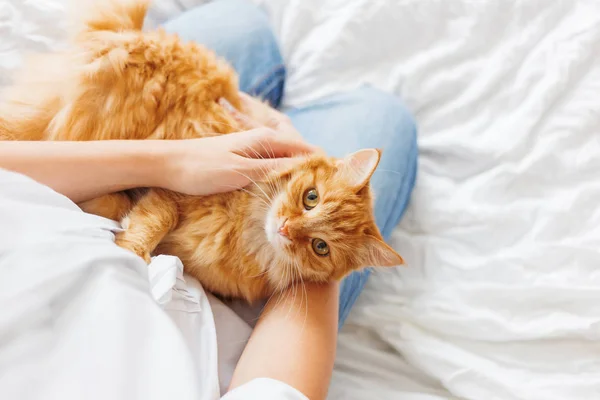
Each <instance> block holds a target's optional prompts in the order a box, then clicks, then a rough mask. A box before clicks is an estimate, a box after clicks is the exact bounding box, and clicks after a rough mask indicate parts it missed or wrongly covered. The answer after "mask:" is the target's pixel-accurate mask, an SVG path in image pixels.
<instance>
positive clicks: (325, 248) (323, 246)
mask: <svg viewBox="0 0 600 400" xmlns="http://www.w3.org/2000/svg"><path fill="white" fill-rule="evenodd" d="M312 248H313V250H314V251H315V253H317V254H318V255H320V256H326V255H328V254H329V245H327V243H326V242H325V241H324V240H323V239H313V240H312Z"/></svg>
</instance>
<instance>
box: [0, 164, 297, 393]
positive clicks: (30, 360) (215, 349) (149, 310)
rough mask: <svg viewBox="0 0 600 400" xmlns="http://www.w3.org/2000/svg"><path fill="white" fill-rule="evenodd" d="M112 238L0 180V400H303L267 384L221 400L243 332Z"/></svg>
mask: <svg viewBox="0 0 600 400" xmlns="http://www.w3.org/2000/svg"><path fill="white" fill-rule="evenodd" d="M119 229H120V227H119V225H118V224H117V223H116V222H114V221H110V220H107V219H104V218H101V217H97V216H94V215H89V214H85V213H83V212H82V211H81V210H80V209H79V208H78V207H77V206H76V205H75V204H74V203H73V202H71V201H70V200H69V199H67V198H65V197H64V196H62V195H60V194H57V193H56V192H54V191H52V190H51V189H49V188H47V187H45V186H42V185H40V184H38V183H36V182H34V181H32V180H30V179H28V178H26V177H24V176H21V175H18V174H15V173H10V172H7V171H3V170H0V398H5V399H31V398H40V399H44V400H46V399H61V400H65V399H67V400H68V399H77V400H79V399H102V400H106V399H111V400H113V399H114V400H116V399H127V400H131V399H144V400H146V399H177V400H187V399H190V400H191V399H194V400H216V399H219V398H222V399H226V400H239V399H265V400H268V399H280V400H300V399H306V397H305V396H304V395H302V394H301V393H300V392H298V391H297V390H295V389H294V388H292V387H290V386H288V385H286V384H284V383H282V382H279V381H275V380H272V379H266V378H264V379H256V380H254V381H252V382H249V383H247V384H245V385H243V386H240V387H238V388H237V389H235V390H233V391H231V392H229V393H227V394H225V395H224V396H223V397H221V395H222V394H223V393H224V392H225V389H226V387H227V385H228V383H229V380H230V379H231V374H232V371H233V368H234V367H235V364H236V363H237V360H238V359H239V356H240V354H241V351H242V350H243V348H244V346H245V343H246V340H247V339H248V337H249V335H250V332H251V328H250V326H249V325H248V324H247V323H246V322H244V321H243V320H242V319H241V318H239V317H238V316H237V315H236V314H235V313H234V312H233V311H231V309H229V308H228V307H227V306H225V305H224V304H223V303H221V302H220V301H219V300H217V299H216V298H214V297H213V296H211V295H207V294H206V293H205V292H204V291H203V289H202V287H201V286H200V284H199V283H198V282H197V281H196V280H195V279H191V278H189V277H187V276H184V275H183V273H182V270H183V268H182V265H181V262H180V261H179V260H178V259H177V258H175V257H167V256H160V257H156V258H155V259H154V260H153V262H152V264H151V265H150V266H147V265H146V264H145V263H144V262H143V260H141V259H140V258H138V257H136V256H135V255H133V254H131V253H129V252H128V251H126V250H123V249H120V248H119V247H117V246H115V245H114V243H113V240H114V234H113V232H115V231H117V230H119Z"/></svg>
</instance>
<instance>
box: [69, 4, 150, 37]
mask: <svg viewBox="0 0 600 400" xmlns="http://www.w3.org/2000/svg"><path fill="white" fill-rule="evenodd" d="M149 7H150V0H83V1H82V0H71V8H70V9H71V11H72V12H73V13H74V14H75V15H73V16H72V18H71V21H74V22H73V28H74V29H75V32H74V33H76V34H81V33H86V32H98V31H108V32H123V31H140V30H142V27H143V26H144V18H145V17H146V14H147V12H148V8H149Z"/></svg>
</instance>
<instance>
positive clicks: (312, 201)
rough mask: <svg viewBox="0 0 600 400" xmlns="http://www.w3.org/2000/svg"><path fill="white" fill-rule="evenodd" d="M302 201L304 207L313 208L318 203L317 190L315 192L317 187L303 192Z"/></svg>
mask: <svg viewBox="0 0 600 400" xmlns="http://www.w3.org/2000/svg"><path fill="white" fill-rule="evenodd" d="M302 202H303V203H304V208H306V209H307V210H312V209H313V208H315V207H316V206H317V204H319V192H317V189H308V190H307V191H306V192H304V196H303V197H302Z"/></svg>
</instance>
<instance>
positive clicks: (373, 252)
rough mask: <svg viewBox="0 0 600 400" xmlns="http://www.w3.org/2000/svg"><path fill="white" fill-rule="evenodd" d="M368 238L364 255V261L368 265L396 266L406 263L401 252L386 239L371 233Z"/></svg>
mask: <svg viewBox="0 0 600 400" xmlns="http://www.w3.org/2000/svg"><path fill="white" fill-rule="evenodd" d="M366 238H367V240H366V243H365V247H364V251H365V253H364V256H363V263H364V264H365V266H366V267H395V266H397V265H402V264H404V260H403V259H402V257H400V254H398V253H396V251H394V249H392V248H391V247H390V246H388V245H387V244H386V243H385V242H384V241H382V240H379V239H377V238H376V237H374V236H371V235H367V237H366Z"/></svg>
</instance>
